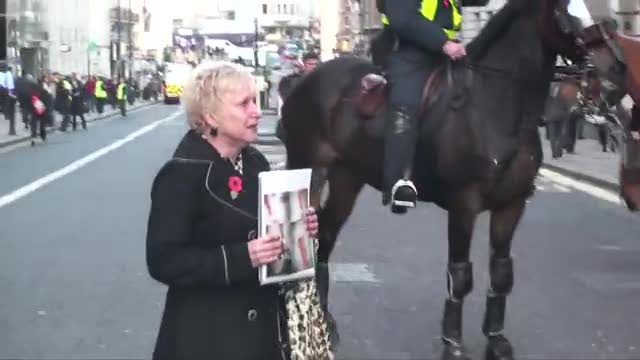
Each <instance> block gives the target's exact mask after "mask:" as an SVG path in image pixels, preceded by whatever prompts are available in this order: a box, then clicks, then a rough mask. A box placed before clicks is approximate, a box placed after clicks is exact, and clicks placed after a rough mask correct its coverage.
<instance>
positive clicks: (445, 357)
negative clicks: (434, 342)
mask: <svg viewBox="0 0 640 360" xmlns="http://www.w3.org/2000/svg"><path fill="white" fill-rule="evenodd" d="M441 359H442V360H469V359H470V358H469V356H467V350H465V348H464V346H462V345H459V344H451V343H445V345H444V350H443V351H442V357H441Z"/></svg>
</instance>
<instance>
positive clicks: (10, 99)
mask: <svg viewBox="0 0 640 360" xmlns="http://www.w3.org/2000/svg"><path fill="white" fill-rule="evenodd" d="M16 101H17V100H16V88H15V82H14V78H13V73H12V72H11V67H10V66H8V65H7V64H6V63H4V62H0V104H1V106H2V113H3V115H4V118H5V120H8V121H9V135H16Z"/></svg>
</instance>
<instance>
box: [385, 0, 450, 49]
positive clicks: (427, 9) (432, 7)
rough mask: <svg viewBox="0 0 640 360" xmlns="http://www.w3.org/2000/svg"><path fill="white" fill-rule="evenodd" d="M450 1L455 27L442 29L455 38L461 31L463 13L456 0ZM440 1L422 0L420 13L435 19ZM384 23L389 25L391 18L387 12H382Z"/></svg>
mask: <svg viewBox="0 0 640 360" xmlns="http://www.w3.org/2000/svg"><path fill="white" fill-rule="evenodd" d="M449 1H450V3H451V8H452V9H453V18H452V19H451V20H452V21H451V22H452V24H453V27H452V28H443V29H442V31H444V33H445V34H446V35H447V38H448V39H449V40H453V39H455V38H456V37H457V36H458V32H460V29H461V28H462V14H460V9H458V4H457V3H456V0H449ZM439 2H440V0H422V5H421V6H420V14H422V16H424V17H425V18H426V19H428V20H431V21H433V19H435V18H436V13H437V12H438V3H439ZM382 23H383V24H384V25H389V18H387V16H386V15H385V14H382Z"/></svg>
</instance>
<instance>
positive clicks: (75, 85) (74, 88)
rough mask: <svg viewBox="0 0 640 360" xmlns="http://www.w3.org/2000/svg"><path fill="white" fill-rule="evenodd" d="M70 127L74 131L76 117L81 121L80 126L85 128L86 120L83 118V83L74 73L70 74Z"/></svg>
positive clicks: (84, 110)
mask: <svg viewBox="0 0 640 360" xmlns="http://www.w3.org/2000/svg"><path fill="white" fill-rule="evenodd" d="M70 83H71V117H72V118H71V128H72V129H73V131H76V128H77V117H78V116H79V117H80V120H81V121H82V128H83V129H85V130H87V121H86V120H85V118H84V114H85V112H86V109H85V103H84V99H85V97H86V96H85V92H84V84H83V83H82V81H80V80H79V79H78V77H77V75H76V73H73V74H71V79H70Z"/></svg>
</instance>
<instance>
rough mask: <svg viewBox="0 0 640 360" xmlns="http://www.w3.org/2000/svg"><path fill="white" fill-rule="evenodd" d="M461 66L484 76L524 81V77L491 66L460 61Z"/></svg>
mask: <svg viewBox="0 0 640 360" xmlns="http://www.w3.org/2000/svg"><path fill="white" fill-rule="evenodd" d="M461 64H462V66H464V67H465V68H467V69H469V70H471V71H472V72H478V73H481V74H482V73H484V74H489V75H493V76H496V77H502V78H506V79H509V80H524V77H523V76H522V75H520V74H516V73H514V72H511V71H509V70H505V69H500V68H496V67H493V66H488V65H482V64H478V63H473V62H469V61H462V62H461Z"/></svg>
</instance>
